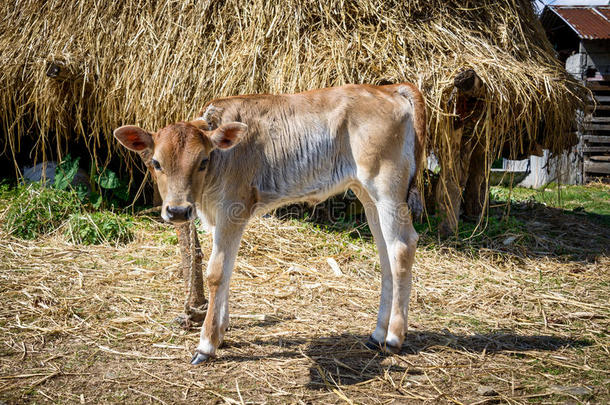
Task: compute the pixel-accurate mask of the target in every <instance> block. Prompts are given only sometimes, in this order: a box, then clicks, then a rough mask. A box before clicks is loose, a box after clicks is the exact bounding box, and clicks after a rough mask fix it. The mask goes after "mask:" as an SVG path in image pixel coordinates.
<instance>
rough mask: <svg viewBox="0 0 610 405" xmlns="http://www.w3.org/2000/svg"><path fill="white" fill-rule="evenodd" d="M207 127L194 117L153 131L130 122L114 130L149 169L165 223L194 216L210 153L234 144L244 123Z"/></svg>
mask: <svg viewBox="0 0 610 405" xmlns="http://www.w3.org/2000/svg"><path fill="white" fill-rule="evenodd" d="M207 128H208V125H207V122H205V121H203V120H197V121H191V122H178V123H176V124H172V125H169V126H167V127H165V128H163V129H161V130H159V131H157V132H155V133H150V132H147V131H145V130H143V129H142V128H139V127H137V126H134V125H125V126H122V127H120V128H117V129H116V130H115V131H114V136H115V137H116V138H117V139H118V140H119V142H120V143H121V144H122V145H123V146H125V147H126V148H127V149H129V150H132V151H135V152H138V153H139V154H140V156H141V157H142V159H143V160H144V162H145V163H146V165H147V166H148V168H149V169H150V171H151V172H152V175H153V178H154V179H155V181H156V182H157V186H158V188H159V194H161V198H162V199H163V205H162V208H161V216H162V217H163V219H164V220H166V221H168V222H172V223H176V224H178V223H183V222H185V221H190V220H192V219H194V218H195V217H196V212H197V204H198V203H199V201H200V200H201V194H202V192H203V186H204V180H205V174H206V172H207V171H208V169H209V167H208V163H209V160H210V154H211V153H212V151H213V150H214V149H217V148H218V149H230V148H232V147H233V146H235V145H236V144H237V143H239V141H240V140H241V139H242V138H243V136H244V135H245V134H246V131H247V129H248V126H247V125H246V124H242V123H240V122H231V123H228V124H223V125H221V126H219V127H218V128H217V129H215V130H213V131H208V130H207Z"/></svg>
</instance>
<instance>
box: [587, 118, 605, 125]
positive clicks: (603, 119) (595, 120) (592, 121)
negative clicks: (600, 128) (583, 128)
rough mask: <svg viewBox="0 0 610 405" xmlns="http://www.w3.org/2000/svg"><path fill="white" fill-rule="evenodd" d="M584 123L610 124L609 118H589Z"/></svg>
mask: <svg viewBox="0 0 610 405" xmlns="http://www.w3.org/2000/svg"><path fill="white" fill-rule="evenodd" d="M585 122H590V123H598V124H599V123H602V122H608V123H610V117H589V118H587V119H585Z"/></svg>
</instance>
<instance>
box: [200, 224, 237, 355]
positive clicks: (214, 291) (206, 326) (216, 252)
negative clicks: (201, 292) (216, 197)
mask: <svg viewBox="0 0 610 405" xmlns="http://www.w3.org/2000/svg"><path fill="white" fill-rule="evenodd" d="M244 226H245V223H242V221H239V222H237V221H234V222H232V221H231V220H230V219H228V220H221V221H218V222H217V225H216V228H215V229H214V242H213V245H212V254H211V256H210V261H209V263H208V269H207V274H206V276H207V284H208V294H209V304H208V312H207V314H206V317H205V320H204V321H203V326H202V327H201V337H200V339H199V345H198V346H197V349H196V350H195V354H194V355H193V358H192V359H191V364H194V365H195V364H199V363H202V362H204V361H206V360H208V359H210V358H212V357H214V356H215V355H216V349H218V346H220V344H221V343H222V340H223V338H224V333H225V331H226V330H227V327H228V326H229V282H230V280H231V274H232V273H233V265H234V263H235V257H236V256H237V250H238V248H239V242H240V240H241V236H242V233H243V230H244Z"/></svg>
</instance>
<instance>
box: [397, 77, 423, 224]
mask: <svg viewBox="0 0 610 405" xmlns="http://www.w3.org/2000/svg"><path fill="white" fill-rule="evenodd" d="M399 92H400V93H401V94H402V95H403V96H404V97H406V98H408V99H409V100H410V101H411V104H412V105H413V127H414V129H415V139H414V156H413V158H414V159H415V172H414V173H413V175H412V177H411V182H410V183H409V188H408V191H407V205H408V206H409V209H410V210H411V214H412V215H413V218H415V219H419V218H421V216H422V214H423V212H424V204H423V201H422V198H421V194H420V192H419V188H420V184H419V183H420V181H421V178H422V173H423V171H424V165H425V151H426V103H425V101H424V96H423V95H422V94H421V92H420V91H419V89H418V88H417V87H416V86H415V85H414V84H411V83H403V84H401V86H400V89H399Z"/></svg>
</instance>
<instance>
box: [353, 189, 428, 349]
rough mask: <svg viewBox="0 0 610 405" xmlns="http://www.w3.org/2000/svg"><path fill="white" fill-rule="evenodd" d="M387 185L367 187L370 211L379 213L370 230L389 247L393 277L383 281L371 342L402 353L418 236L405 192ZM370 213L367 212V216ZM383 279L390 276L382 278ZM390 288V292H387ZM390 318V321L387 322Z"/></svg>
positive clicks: (390, 271)
mask: <svg viewBox="0 0 610 405" xmlns="http://www.w3.org/2000/svg"><path fill="white" fill-rule="evenodd" d="M374 183H376V185H375V184H374ZM365 184H366V183H365ZM386 184H392V183H390V182H382V181H380V179H379V178H378V179H377V181H374V182H369V183H368V187H366V186H365V187H366V190H367V191H368V193H369V195H370V196H371V199H372V201H373V202H374V204H375V210H372V209H369V211H371V212H373V213H375V212H376V214H377V219H378V222H377V223H373V224H372V226H371V231H372V232H374V233H375V232H376V233H381V238H380V237H379V236H378V235H375V234H374V236H375V238H376V239H382V240H383V243H384V245H385V248H386V253H385V257H386V260H387V261H388V263H389V264H388V267H389V273H390V275H391V276H390V277H389V278H390V280H391V282H390V283H388V282H387V281H382V291H381V305H380V308H379V316H378V323H377V328H376V329H375V332H374V333H373V335H372V336H371V341H370V342H369V343H370V344H372V345H375V346H378V347H380V348H381V349H383V350H385V351H389V352H392V353H397V352H398V351H400V348H401V346H402V343H403V341H404V339H405V333H406V330H407V319H408V310H409V299H410V296H411V283H412V273H411V267H412V266H413V260H414V257H415V249H416V247H417V240H418V236H417V232H415V229H414V228H413V223H412V219H411V212H410V210H409V208H408V205H407V203H406V202H405V201H404V199H405V196H406V191H405V192H404V193H403V192H401V191H402V189H403V187H385V185H386ZM369 211H367V215H368V214H369ZM372 219H375V217H374V216H373V218H369V224H370V223H371V220H372ZM377 228H378V229H377ZM378 245H379V244H378ZM379 250H380V258H381V260H382V270H383V260H384V253H383V252H382V251H381V249H379ZM386 273H387V271H386ZM383 277H384V278H386V277H388V276H387V275H383ZM382 280H383V279H382ZM388 285H389V286H390V287H389V288H391V291H387V290H388ZM388 312H389V316H388ZM388 318H389V320H387V319H388ZM382 321H383V322H382ZM384 322H385V325H384ZM384 326H385V328H384ZM384 329H385V334H384V333H383V332H384Z"/></svg>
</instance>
